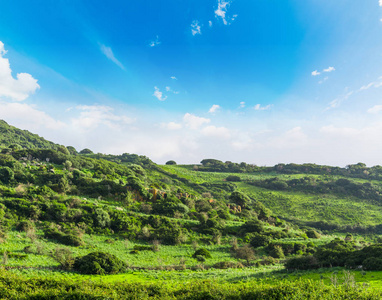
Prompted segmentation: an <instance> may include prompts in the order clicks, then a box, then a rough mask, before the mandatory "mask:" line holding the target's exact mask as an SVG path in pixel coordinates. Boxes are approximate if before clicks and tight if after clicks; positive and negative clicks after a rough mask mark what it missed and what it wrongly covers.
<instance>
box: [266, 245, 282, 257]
mask: <svg viewBox="0 0 382 300" xmlns="http://www.w3.org/2000/svg"><path fill="white" fill-rule="evenodd" d="M269 255H270V256H272V257H274V258H284V257H285V255H284V251H283V248H282V247H281V246H279V245H275V246H274V247H273V248H272V250H271V251H270V252H269Z"/></svg>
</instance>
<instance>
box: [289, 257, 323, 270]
mask: <svg viewBox="0 0 382 300" xmlns="http://www.w3.org/2000/svg"><path fill="white" fill-rule="evenodd" d="M285 267H286V268H287V269H289V270H309V269H317V268H318V267H319V263H318V260H317V258H315V257H314V256H313V255H307V256H298V257H293V258H291V259H289V260H288V261H287V262H286V264H285Z"/></svg>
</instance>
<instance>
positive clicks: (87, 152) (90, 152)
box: [80, 148, 93, 154]
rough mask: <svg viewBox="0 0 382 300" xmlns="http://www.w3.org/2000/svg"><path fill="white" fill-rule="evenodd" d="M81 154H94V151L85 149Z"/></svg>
mask: <svg viewBox="0 0 382 300" xmlns="http://www.w3.org/2000/svg"><path fill="white" fill-rule="evenodd" d="M80 154H93V151H92V150H90V149H88V148H85V149H82V150H81V151H80Z"/></svg>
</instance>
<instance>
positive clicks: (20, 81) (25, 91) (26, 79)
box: [0, 41, 40, 101]
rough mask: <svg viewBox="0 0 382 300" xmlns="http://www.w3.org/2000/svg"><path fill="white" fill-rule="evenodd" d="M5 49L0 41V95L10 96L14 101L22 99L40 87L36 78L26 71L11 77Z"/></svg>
mask: <svg viewBox="0 0 382 300" xmlns="http://www.w3.org/2000/svg"><path fill="white" fill-rule="evenodd" d="M6 53H7V51H6V50H5V48H4V44H3V43H2V42H1V41H0V97H6V98H10V99H12V100H14V101H23V100H25V99H26V98H28V97H29V96H30V95H31V94H33V93H34V92H35V91H36V90H38V89H39V88H40V86H39V85H38V84H37V80H36V79H34V78H33V77H32V75H30V74H28V73H18V74H17V75H16V78H17V79H15V78H13V77H12V70H11V67H10V64H9V60H8V59H7V58H4V55H5V54H6Z"/></svg>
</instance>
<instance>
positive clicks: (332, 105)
mask: <svg viewBox="0 0 382 300" xmlns="http://www.w3.org/2000/svg"><path fill="white" fill-rule="evenodd" d="M380 87H382V76H380V77H379V78H378V79H377V80H375V81H372V82H370V83H368V84H366V85H363V86H361V87H360V88H359V89H357V90H353V91H349V92H346V93H345V94H344V95H342V96H340V97H337V98H336V99H334V100H333V101H331V102H330V103H329V105H328V107H327V108H326V109H325V110H329V109H332V108H336V107H338V106H340V105H341V103H342V102H344V101H345V100H347V99H348V98H349V97H350V96H352V95H353V94H358V93H360V92H362V91H365V90H368V89H371V88H380Z"/></svg>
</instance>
